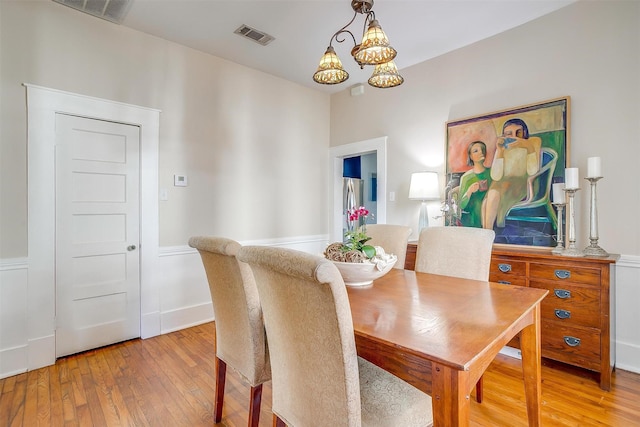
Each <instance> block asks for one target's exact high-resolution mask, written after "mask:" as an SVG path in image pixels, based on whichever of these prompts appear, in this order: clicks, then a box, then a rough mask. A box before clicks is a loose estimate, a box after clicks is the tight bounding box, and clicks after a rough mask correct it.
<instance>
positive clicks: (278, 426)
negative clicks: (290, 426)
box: [273, 414, 286, 427]
mask: <svg viewBox="0 0 640 427" xmlns="http://www.w3.org/2000/svg"><path fill="white" fill-rule="evenodd" d="M273 427H286V424H285V423H284V421H282V420H281V419H280V418H278V416H277V415H276V414H273Z"/></svg>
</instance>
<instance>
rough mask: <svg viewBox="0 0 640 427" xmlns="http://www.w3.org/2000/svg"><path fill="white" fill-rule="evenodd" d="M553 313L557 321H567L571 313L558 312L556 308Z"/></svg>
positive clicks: (565, 311)
mask: <svg viewBox="0 0 640 427" xmlns="http://www.w3.org/2000/svg"><path fill="white" fill-rule="evenodd" d="M555 312H556V317H557V318H558V319H569V318H570V317H571V312H570V311H567V310H559V309H557V308H556V310H555Z"/></svg>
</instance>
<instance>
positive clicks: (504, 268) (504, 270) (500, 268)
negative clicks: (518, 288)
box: [498, 264, 511, 273]
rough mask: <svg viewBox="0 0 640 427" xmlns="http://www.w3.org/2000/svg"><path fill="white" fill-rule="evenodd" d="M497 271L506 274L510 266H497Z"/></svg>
mask: <svg viewBox="0 0 640 427" xmlns="http://www.w3.org/2000/svg"><path fill="white" fill-rule="evenodd" d="M498 270H500V271H502V272H503V273H508V272H510V271H511V264H498Z"/></svg>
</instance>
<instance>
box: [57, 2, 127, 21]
mask: <svg viewBox="0 0 640 427" xmlns="http://www.w3.org/2000/svg"><path fill="white" fill-rule="evenodd" d="M53 1H55V2H56V3H60V4H63V5H65V6H69V7H72V8H74V9H76V10H79V11H81V12H84V13H88V14H89V15H93V16H97V17H98V18H102V19H106V20H107V21H111V22H115V23H116V24H121V23H122V21H124V18H125V16H127V13H128V12H129V8H130V7H131V4H132V3H133V0H53Z"/></svg>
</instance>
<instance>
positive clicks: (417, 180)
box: [409, 172, 440, 234]
mask: <svg viewBox="0 0 640 427" xmlns="http://www.w3.org/2000/svg"><path fill="white" fill-rule="evenodd" d="M409 199H410V200H421V201H422V204H421V205H420V220H419V222H418V234H420V232H421V231H422V229H423V228H426V227H428V226H429V215H428V212H427V200H438V199H440V188H439V186H438V173H437V172H415V173H412V174H411V184H410V185H409Z"/></svg>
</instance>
